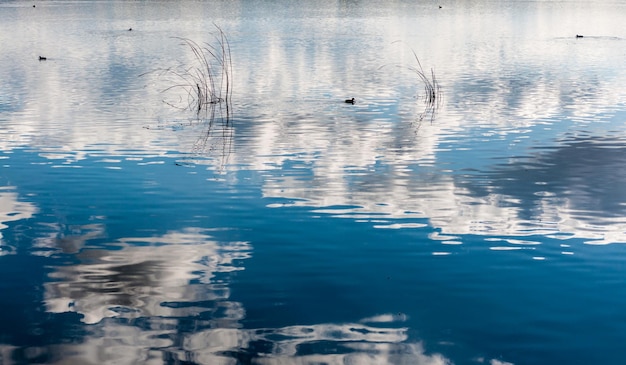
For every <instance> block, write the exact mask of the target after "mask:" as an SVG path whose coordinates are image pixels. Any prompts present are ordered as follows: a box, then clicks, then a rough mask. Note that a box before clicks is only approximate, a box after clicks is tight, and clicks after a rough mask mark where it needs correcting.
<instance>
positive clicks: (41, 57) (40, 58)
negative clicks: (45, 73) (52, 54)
mask: <svg viewBox="0 0 626 365" xmlns="http://www.w3.org/2000/svg"><path fill="white" fill-rule="evenodd" d="M45 60H47V58H45V57H43V56H39V61H45Z"/></svg>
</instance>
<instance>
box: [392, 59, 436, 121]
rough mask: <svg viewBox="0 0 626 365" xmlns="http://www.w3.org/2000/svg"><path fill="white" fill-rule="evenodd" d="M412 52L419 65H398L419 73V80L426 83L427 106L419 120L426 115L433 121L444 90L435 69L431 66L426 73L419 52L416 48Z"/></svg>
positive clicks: (424, 97) (425, 98) (424, 98)
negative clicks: (418, 55)
mask: <svg viewBox="0 0 626 365" xmlns="http://www.w3.org/2000/svg"><path fill="white" fill-rule="evenodd" d="M411 52H412V53H413V57H414V58H415V61H416V62H417V66H404V65H397V66H398V67H401V68H406V69H408V70H410V71H412V72H414V73H415V74H416V75H417V78H418V81H419V82H420V83H421V84H423V85H424V96H423V101H424V106H425V108H424V111H423V112H422V113H421V114H420V115H419V116H418V120H419V121H420V122H421V121H422V120H424V119H425V118H426V117H429V119H430V121H431V123H432V121H433V120H434V119H435V115H436V114H437V111H438V110H439V107H441V103H442V98H443V92H442V91H441V86H440V85H439V81H438V79H437V77H436V76H435V70H434V69H433V68H431V69H430V72H429V73H426V72H425V71H424V68H423V67H422V63H421V62H420V60H419V57H417V53H415V51H414V50H411ZM382 67H384V66H382ZM382 67H381V68H382Z"/></svg>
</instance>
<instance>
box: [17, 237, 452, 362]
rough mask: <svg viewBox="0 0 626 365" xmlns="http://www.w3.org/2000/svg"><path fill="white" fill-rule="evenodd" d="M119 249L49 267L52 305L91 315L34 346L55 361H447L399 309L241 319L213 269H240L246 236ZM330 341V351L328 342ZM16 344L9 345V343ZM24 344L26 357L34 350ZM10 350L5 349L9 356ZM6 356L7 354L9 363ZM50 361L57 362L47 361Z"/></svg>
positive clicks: (125, 243) (124, 244) (131, 241)
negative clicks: (80, 330)
mask: <svg viewBox="0 0 626 365" xmlns="http://www.w3.org/2000/svg"><path fill="white" fill-rule="evenodd" d="M115 245H117V246H119V249H117V250H99V249H93V248H85V249H83V250H81V252H80V253H78V254H76V255H75V258H76V259H77V261H78V263H77V264H70V265H62V266H56V267H52V268H51V269H52V271H51V272H50V274H49V277H50V279H51V280H48V281H47V282H45V283H44V289H45V292H44V296H45V299H44V301H45V305H46V309H47V311H49V312H52V313H64V312H76V313H78V314H80V315H81V317H82V319H81V321H82V322H84V323H86V324H91V325H92V326H90V327H89V332H90V334H88V335H87V336H86V337H85V338H83V339H81V343H80V344H57V345H50V346H47V347H40V348H33V349H31V353H33V354H38V356H43V355H45V356H48V357H49V358H50V359H53V360H54V359H57V358H58V359H59V363H69V362H78V363H82V364H112V363H115V364H136V363H152V364H161V363H168V361H170V360H175V359H176V360H179V361H183V360H186V361H192V362H193V363H196V364H236V363H238V360H237V359H240V358H241V357H246V358H248V359H249V360H248V361H249V362H250V363H255V364H276V365H278V364H316V363H321V362H323V363H327V364H345V363H346V362H350V363H368V364H428V365H444V364H448V363H449V361H448V360H447V359H446V358H445V357H443V356H442V355H440V354H426V353H425V350H424V348H423V346H422V344H421V343H419V342H413V343H412V342H407V340H408V335H407V330H408V329H407V328H406V327H402V326H398V325H397V324H398V323H401V322H402V321H404V320H405V319H406V316H403V315H393V314H381V315H377V316H373V317H369V318H364V319H363V320H362V321H360V322H359V323H346V324H333V323H328V324H313V325H294V326H286V327H281V328H253V329H246V328H242V324H241V321H242V320H243V319H244V318H245V308H244V307H243V305H242V304H241V303H239V302H236V301H232V300H231V299H230V290H229V287H228V282H227V281H224V280H223V279H222V278H220V277H218V276H217V275H218V274H220V273H229V272H233V271H238V270H243V269H244V268H243V267H242V266H240V265H241V264H240V260H245V259H247V258H249V257H250V251H251V247H250V245H249V244H247V243H245V242H230V243H223V242H222V243H220V242H215V241H213V240H212V239H211V236H210V232H207V231H206V230H202V229H193V228H189V229H186V230H184V231H181V232H170V233H167V234H165V235H163V236H159V237H144V238H127V239H121V240H119V241H118V242H117V243H116V244H115ZM329 348H332V349H333V351H330V352H329V351H328V349H329ZM7 351H9V352H10V351H11V349H7ZM28 353H29V352H28V351H25V352H24V354H23V355H22V356H25V357H28ZM8 357H9V356H8ZM8 363H10V362H8ZM49 363H51V364H54V363H57V362H56V361H50V362H49Z"/></svg>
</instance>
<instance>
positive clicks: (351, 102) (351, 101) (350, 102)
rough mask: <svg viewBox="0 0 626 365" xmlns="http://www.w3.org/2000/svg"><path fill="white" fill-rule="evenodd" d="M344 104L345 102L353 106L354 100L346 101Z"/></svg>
mask: <svg viewBox="0 0 626 365" xmlns="http://www.w3.org/2000/svg"><path fill="white" fill-rule="evenodd" d="M345 102H346V103H348V104H354V98H352V99H346V101H345Z"/></svg>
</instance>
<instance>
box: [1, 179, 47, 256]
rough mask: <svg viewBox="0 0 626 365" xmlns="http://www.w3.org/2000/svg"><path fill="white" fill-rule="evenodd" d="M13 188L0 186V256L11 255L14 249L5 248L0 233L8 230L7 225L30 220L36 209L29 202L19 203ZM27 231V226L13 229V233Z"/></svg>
mask: <svg viewBox="0 0 626 365" xmlns="http://www.w3.org/2000/svg"><path fill="white" fill-rule="evenodd" d="M14 190H15V187H12V186H0V256H2V255H5V254H9V253H12V252H13V251H14V248H11V247H9V246H6V242H4V239H3V235H2V231H3V230H5V229H7V228H9V226H8V225H7V223H9V222H17V221H21V220H26V219H29V218H32V217H33V215H34V214H35V213H37V211H38V209H37V207H36V206H35V205H33V204H32V203H29V202H24V201H20V199H19V196H18V194H17V193H16V192H15V191H14ZM23 229H25V230H28V229H29V228H28V227H27V226H25V225H24V226H19V227H14V228H13V232H14V233H17V232H20V230H23Z"/></svg>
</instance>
